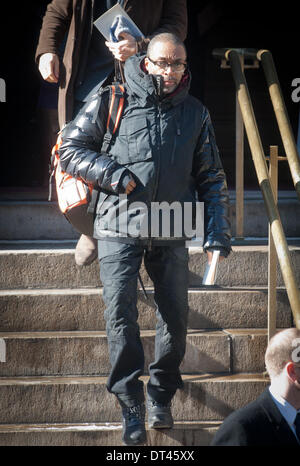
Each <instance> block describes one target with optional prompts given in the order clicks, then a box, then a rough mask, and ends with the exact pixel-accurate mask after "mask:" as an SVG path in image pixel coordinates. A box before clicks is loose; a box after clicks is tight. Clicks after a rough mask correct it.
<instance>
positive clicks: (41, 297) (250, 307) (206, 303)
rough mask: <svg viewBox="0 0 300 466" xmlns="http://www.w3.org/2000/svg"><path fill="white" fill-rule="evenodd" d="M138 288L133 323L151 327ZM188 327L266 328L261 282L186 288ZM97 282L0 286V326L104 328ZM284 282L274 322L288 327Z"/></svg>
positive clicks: (151, 314) (150, 311)
mask: <svg viewBox="0 0 300 466" xmlns="http://www.w3.org/2000/svg"><path fill="white" fill-rule="evenodd" d="M146 292H147V296H148V298H147V299H146V298H145V296H144V294H143V292H142V291H141V290H139V292H138V309H139V320H138V322H139V326H140V328H141V329H144V330H151V329H154V328H155V325H156V317H155V303H154V291H153V288H147V289H146ZM189 307H190V311H189V327H190V328H193V329H203V328H206V329H212V328H213V329H216V328H229V327H230V328H246V327H250V328H251V327H256V328H266V327H267V309H268V289H267V288H266V287H252V288H251V287H235V288H230V287H226V288H225V287H219V288H217V287H201V288H191V289H190V290H189ZM104 309H105V305H104V302H103V300H102V288H77V289H70V288H68V289H15V290H0V315H1V318H0V332H18V331H20V332H22V331H23V332H25V331H58V330H59V331H71V330H105V320H104ZM292 322H293V319H292V313H291V309H290V305H289V301H288V297H287V294H286V291H285V289H284V288H277V327H278V328H280V327H290V326H291V325H292Z"/></svg>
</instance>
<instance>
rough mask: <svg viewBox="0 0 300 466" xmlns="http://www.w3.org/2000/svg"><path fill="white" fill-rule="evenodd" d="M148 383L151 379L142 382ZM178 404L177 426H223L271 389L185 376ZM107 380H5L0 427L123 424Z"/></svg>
mask: <svg viewBox="0 0 300 466" xmlns="http://www.w3.org/2000/svg"><path fill="white" fill-rule="evenodd" d="M142 380H143V381H144V384H145V383H146V382H147V380H148V377H146V376H145V377H142ZM183 381H184V389H182V390H178V391H177V392H176V394H175V396H174V399H173V403H172V413H173V416H174V420H175V421H176V422H188V423H189V422H191V421H195V422H199V421H201V422H203V421H207V422H211V421H222V420H223V419H224V418H225V417H226V416H228V415H229V414H230V413H231V412H232V411H233V410H236V409H238V408H240V407H242V406H244V405H245V404H247V403H250V402H251V401H253V400H254V399H255V398H257V397H258V396H259V395H260V393H262V391H263V390H264V389H265V387H266V386H267V385H268V384H269V380H268V378H266V377H264V375H262V374H234V375H217V374H213V375H209V374H202V375H184V376H183ZM120 420H121V413H120V408H119V406H118V403H117V400H116V398H115V397H114V396H113V395H111V394H109V393H108V391H107V389H106V378H105V377H78V376H77V377H74V376H72V377H71V376H70V377H57V376H56V377H16V378H0V424H36V423H38V424H45V423H47V424H49V423H50V424H53V423H64V424H69V423H99V422H100V423H102V422H105V423H111V422H120Z"/></svg>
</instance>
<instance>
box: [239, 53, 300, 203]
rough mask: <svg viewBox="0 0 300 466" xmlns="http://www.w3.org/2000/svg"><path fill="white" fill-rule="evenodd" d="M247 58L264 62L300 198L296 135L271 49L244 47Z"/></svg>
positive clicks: (299, 168) (283, 140) (299, 161)
mask: <svg viewBox="0 0 300 466" xmlns="http://www.w3.org/2000/svg"><path fill="white" fill-rule="evenodd" d="M244 56H245V57H246V58H252V59H255V58H257V59H258V60H259V61H261V63H262V67H263V70H264V74H265V78H266V81H267V84H268V87H269V94H270V97H271V101H272V104H273V109H274V112H275V115H276V119H277V123H278V127H279V131H280V134H281V139H282V142H283V145H284V149H285V153H286V157H287V160H288V163H289V166H290V171H291V175H292V179H293V182H294V187H295V190H296V192H297V195H298V198H299V200H300V160H299V154H298V149H297V145H296V141H295V137H294V134H293V131H292V127H291V123H290V120H289V117H288V112H287V110H286V106H285V103H284V99H283V95H282V91H281V87H280V83H279V79H278V75H277V72H276V68H275V64H274V60H273V56H272V54H271V52H270V51H269V50H264V49H261V50H253V49H244Z"/></svg>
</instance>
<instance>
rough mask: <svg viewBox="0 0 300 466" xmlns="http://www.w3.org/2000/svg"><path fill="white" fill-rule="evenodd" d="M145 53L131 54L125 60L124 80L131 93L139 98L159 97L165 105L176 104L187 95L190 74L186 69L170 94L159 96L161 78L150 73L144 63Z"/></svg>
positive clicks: (151, 98) (146, 99)
mask: <svg viewBox="0 0 300 466" xmlns="http://www.w3.org/2000/svg"><path fill="white" fill-rule="evenodd" d="M145 57H146V55H144V54H143V55H133V56H132V57H130V58H129V59H128V60H126V62H125V68H124V73H125V81H126V84H127V87H128V88H129V90H130V91H131V93H133V94H135V96H136V97H138V98H139V99H142V100H145V101H148V100H149V99H150V100H153V99H155V100H156V101H157V99H159V100H160V101H161V102H162V103H163V104H165V105H171V106H176V105H178V104H180V103H181V102H182V101H183V100H184V99H185V98H186V97H187V95H188V92H189V88H190V82H191V75H190V72H189V71H188V70H187V71H186V72H185V73H184V75H183V77H182V79H181V81H180V83H179V85H178V86H177V88H176V89H175V91H174V92H172V94H167V95H164V96H163V95H162V96H160V89H161V79H160V77H159V76H154V75H150V74H149V73H148V72H147V70H146V68H145V65H144V60H145Z"/></svg>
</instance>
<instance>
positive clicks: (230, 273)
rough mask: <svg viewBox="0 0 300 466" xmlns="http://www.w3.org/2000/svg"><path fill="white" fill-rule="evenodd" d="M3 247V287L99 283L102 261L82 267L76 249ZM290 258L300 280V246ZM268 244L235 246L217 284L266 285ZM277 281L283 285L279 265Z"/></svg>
mask: <svg viewBox="0 0 300 466" xmlns="http://www.w3.org/2000/svg"><path fill="white" fill-rule="evenodd" d="M34 246H35V244H34V243H33V244H29V245H28V249H24V245H23V249H11V248H9V249H2V250H0V289H16V288H78V287H79V288H82V287H97V286H99V285H100V278H99V264H98V261H95V262H94V263H93V264H92V265H91V266H89V267H84V268H80V267H77V266H76V264H75V262H74V249H73V248H72V249H61V248H57V247H56V248H55V249H54V248H47V246H45V245H44V246H43V247H42V248H40V249H34ZM289 249H290V254H291V260H292V263H293V268H294V271H295V276H296V280H297V281H298V282H299V283H300V246H296V245H290V246H289ZM189 252H190V262H189V268H190V286H200V285H201V284H202V278H203V274H204V271H205V266H206V255H205V254H203V252H202V249H201V248H192V249H190V251H189ZM267 264H268V248H267V246H258V245H256V246H254V245H252V246H233V252H232V253H231V254H230V256H229V257H228V258H227V259H226V260H224V261H222V262H220V264H219V268H218V278H217V282H216V284H217V285H220V286H266V285H267V283H268V277H267V270H268V267H267ZM141 276H142V279H143V282H144V284H145V285H146V286H151V281H150V279H149V277H148V275H147V274H146V271H145V269H144V267H143V266H142V268H141ZM277 284H278V286H283V280H282V276H281V271H280V267H279V266H278V271H277Z"/></svg>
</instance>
